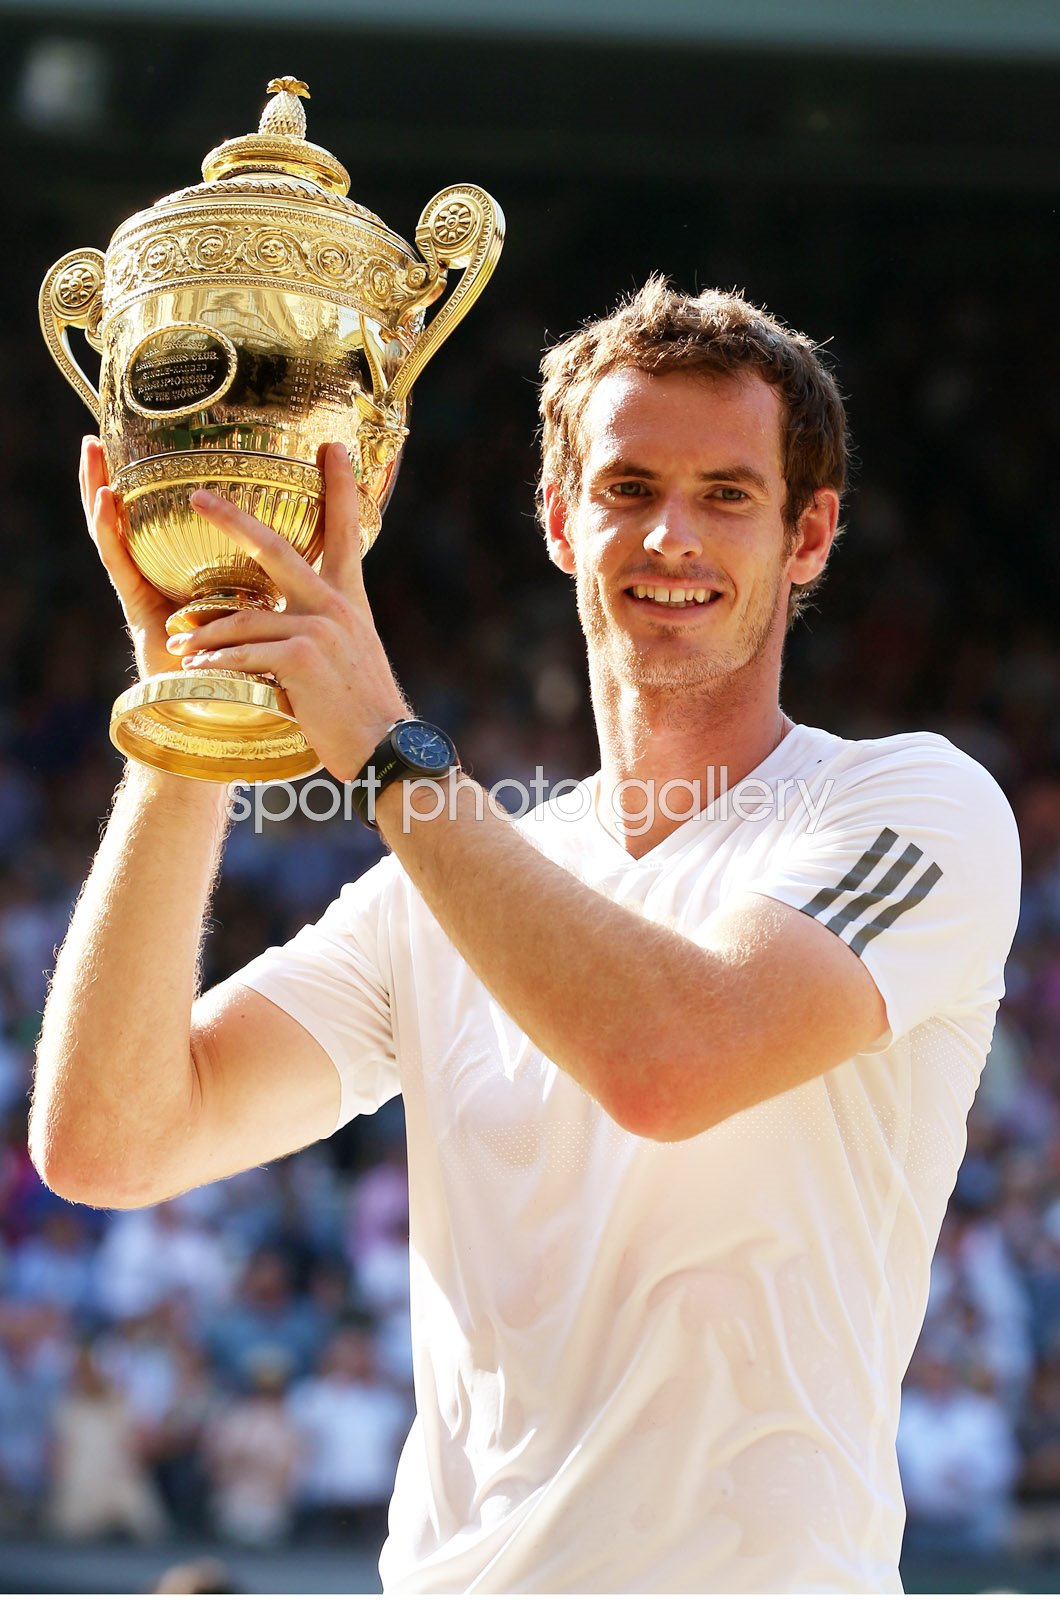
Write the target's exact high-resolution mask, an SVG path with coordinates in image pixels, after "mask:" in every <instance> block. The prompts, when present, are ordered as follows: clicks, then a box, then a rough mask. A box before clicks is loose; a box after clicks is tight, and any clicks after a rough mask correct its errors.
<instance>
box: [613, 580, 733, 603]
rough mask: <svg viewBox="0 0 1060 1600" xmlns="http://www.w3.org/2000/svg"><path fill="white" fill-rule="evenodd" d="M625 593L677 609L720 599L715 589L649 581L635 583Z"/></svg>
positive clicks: (637, 598)
mask: <svg viewBox="0 0 1060 1600" xmlns="http://www.w3.org/2000/svg"><path fill="white" fill-rule="evenodd" d="M626 593H627V594H629V595H632V596H633V598H634V599H635V600H654V601H655V603H656V605H663V606H673V607H675V608H676V609H678V610H680V609H682V608H688V607H694V606H709V605H710V604H711V602H712V601H714V600H717V599H720V591H719V590H717V589H685V588H676V587H674V586H664V585H662V584H651V583H635V584H633V585H632V586H631V587H630V588H629V589H627V590H626Z"/></svg>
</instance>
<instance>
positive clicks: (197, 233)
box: [106, 206, 445, 319]
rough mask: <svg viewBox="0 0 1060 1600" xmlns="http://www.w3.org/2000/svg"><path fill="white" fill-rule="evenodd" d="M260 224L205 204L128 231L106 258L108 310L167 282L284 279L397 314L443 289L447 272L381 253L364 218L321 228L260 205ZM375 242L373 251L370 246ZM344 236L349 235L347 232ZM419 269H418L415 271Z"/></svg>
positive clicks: (404, 313)
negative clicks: (212, 214) (233, 220)
mask: <svg viewBox="0 0 1060 1600" xmlns="http://www.w3.org/2000/svg"><path fill="white" fill-rule="evenodd" d="M256 209H257V211H258V214H259V216H260V225H258V226H253V227H252V226H249V225H247V224H244V225H242V226H235V227H233V226H231V225H229V226H227V227H225V228H222V227H221V226H220V224H219V223H218V222H213V223H211V222H210V221H209V220H208V213H206V211H205V209H204V210H202V211H200V212H199V213H198V215H195V214H194V213H193V215H192V216H191V217H189V218H188V219H187V222H186V224H184V225H178V226H172V225H170V226H169V227H167V229H166V231H165V232H164V233H159V232H157V231H156V230H155V229H151V230H150V231H147V232H139V233H130V234H126V235H124V236H123V237H121V238H120V239H116V240H115V242H114V243H113V244H112V245H111V249H110V253H109V255H108V261H107V292H106V310H107V313H108V315H112V314H113V313H114V312H116V311H117V310H118V309H119V308H120V307H121V306H123V305H124V303H125V301H126V299H127V298H132V297H136V296H138V295H142V294H144V293H145V292H147V291H149V290H151V289H153V288H154V286H155V285H156V284H159V283H161V282H163V281H164V282H165V284H166V285H167V287H173V286H175V285H176V284H179V283H182V282H188V283H195V282H197V281H198V280H201V279H204V278H209V279H210V280H211V281H212V282H216V283H221V282H225V281H229V282H233V283H240V284H243V283H260V282H261V280H262V279H263V278H265V279H268V278H276V279H277V280H283V281H286V282H288V283H291V284H292V285H297V286H298V287H299V288H302V289H305V290H308V291H309V292H310V293H312V292H314V291H316V292H319V291H321V290H323V291H325V292H327V291H330V295H329V296H328V297H329V298H330V296H331V295H334V296H335V298H336V299H339V300H340V302H342V303H344V302H345V301H346V299H347V298H348V297H349V296H350V295H353V296H355V297H357V298H360V299H361V300H363V302H364V304H365V306H366V307H367V308H368V309H369V310H371V311H372V312H373V313H375V314H378V313H383V314H384V316H386V317H387V318H388V319H389V315H390V313H392V312H393V311H399V312H400V314H401V315H402V316H408V315H409V313H410V312H411V311H412V310H414V309H415V308H416V307H417V306H418V305H420V304H429V303H430V301H431V300H433V299H435V298H436V297H437V295H438V294H440V293H441V291H442V288H443V287H444V281H445V280H444V274H443V275H442V276H440V277H439V276H437V275H435V276H434V277H432V276H431V275H430V274H428V273H427V272H426V270H425V269H424V268H423V266H422V264H416V263H410V262H409V261H407V260H406V259H404V258H403V257H402V256H401V255H400V254H399V253H398V252H397V251H390V252H389V253H387V254H384V253H383V249H382V248H381V246H382V245H383V243H384V241H383V240H381V239H379V238H378V236H377V235H376V234H375V230H374V229H371V230H369V229H365V228H364V227H363V224H362V223H361V222H360V221H359V220H354V219H353V218H352V217H351V218H350V219H348V220H347V219H346V218H341V219H333V218H329V219H328V221H327V223H326V224H323V225H321V227H320V228H319V231H318V230H316V229H313V228H311V227H307V226H306V221H305V218H304V217H299V218H298V219H297V224H296V225H295V226H291V223H292V222H293V221H294V219H293V218H292V217H291V215H290V212H289V211H288V210H287V208H282V207H268V206H262V207H259V208H256ZM366 233H367V234H368V237H369V238H370V239H371V242H372V245H373V246H374V249H373V250H372V253H368V252H367V251H366V245H367V243H368V240H367V239H366V238H365V234H366ZM343 235H345V237H343ZM417 266H418V270H417Z"/></svg>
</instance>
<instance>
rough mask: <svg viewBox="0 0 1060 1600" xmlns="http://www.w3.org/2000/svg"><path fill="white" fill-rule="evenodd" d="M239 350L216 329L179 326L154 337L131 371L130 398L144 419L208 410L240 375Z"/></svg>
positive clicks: (142, 344) (127, 386)
mask: <svg viewBox="0 0 1060 1600" xmlns="http://www.w3.org/2000/svg"><path fill="white" fill-rule="evenodd" d="M236 361H237V355H236V347H235V345H234V344H233V343H232V341H231V339H229V338H227V337H226V336H225V335H224V334H223V333H219V332H218V331H217V329H216V328H208V327H206V326H205V324H203V323H200V322H182V323H176V324H174V325H172V326H171V327H168V328H160V329H159V330H158V331H157V332H156V333H151V334H148V336H147V338H146V339H142V340H141V341H140V343H139V344H138V345H137V346H136V348H135V350H134V351H133V352H132V355H131V356H130V358H129V364H128V366H127V368H126V372H125V383H124V389H125V399H126V403H127V404H128V405H129V406H130V407H131V409H132V410H133V411H136V412H138V413H139V414H140V416H142V417H175V416H183V415H185V414H186V413H187V412H189V411H203V410H205V408H206V407H207V406H211V405H214V404H215V402H216V401H218V400H220V398H221V396H222V395H223V394H225V393H226V391H227V390H228V388H229V386H230V385H231V382H232V379H233V378H234V377H235V373H236Z"/></svg>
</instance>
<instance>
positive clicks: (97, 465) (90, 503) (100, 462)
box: [77, 435, 108, 531]
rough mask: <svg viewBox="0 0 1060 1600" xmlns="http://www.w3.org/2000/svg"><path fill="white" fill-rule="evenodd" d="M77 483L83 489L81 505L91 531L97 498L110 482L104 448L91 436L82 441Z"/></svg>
mask: <svg viewBox="0 0 1060 1600" xmlns="http://www.w3.org/2000/svg"><path fill="white" fill-rule="evenodd" d="M77 481H78V485H79V487H80V489H81V504H82V506H83V507H84V512H85V521H86V522H87V523H88V526H89V530H90V531H91V529H92V513H93V510H94V507H95V504H96V496H97V494H98V493H99V491H100V489H102V488H103V487H104V486H105V485H106V483H107V481H108V480H107V461H106V457H105V456H104V454H103V446H102V445H101V444H100V442H99V440H98V439H94V438H92V437H91V435H90V436H89V437H88V438H86V439H82V441H81V462H80V466H79V467H78V473H77Z"/></svg>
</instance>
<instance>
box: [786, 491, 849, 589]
mask: <svg viewBox="0 0 1060 1600" xmlns="http://www.w3.org/2000/svg"><path fill="white" fill-rule="evenodd" d="M838 524H839V496H838V495H837V494H836V492H835V490H834V489H818V490H817V491H816V493H815V494H814V497H813V499H812V500H811V502H810V504H809V505H808V506H807V507H806V510H805V511H804V512H803V514H802V516H801V517H800V518H799V528H798V533H797V535H796V538H795V543H794V545H793V547H792V551H791V554H790V556H789V557H788V574H787V575H788V577H789V578H790V579H791V581H792V583H809V582H810V580H811V579H812V578H816V577H817V576H818V574H819V573H820V572H822V571H823V570H824V565H825V562H826V561H827V560H828V553H829V551H830V550H831V548H832V541H833V540H834V538H835V534H836V528H837V527H838Z"/></svg>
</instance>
